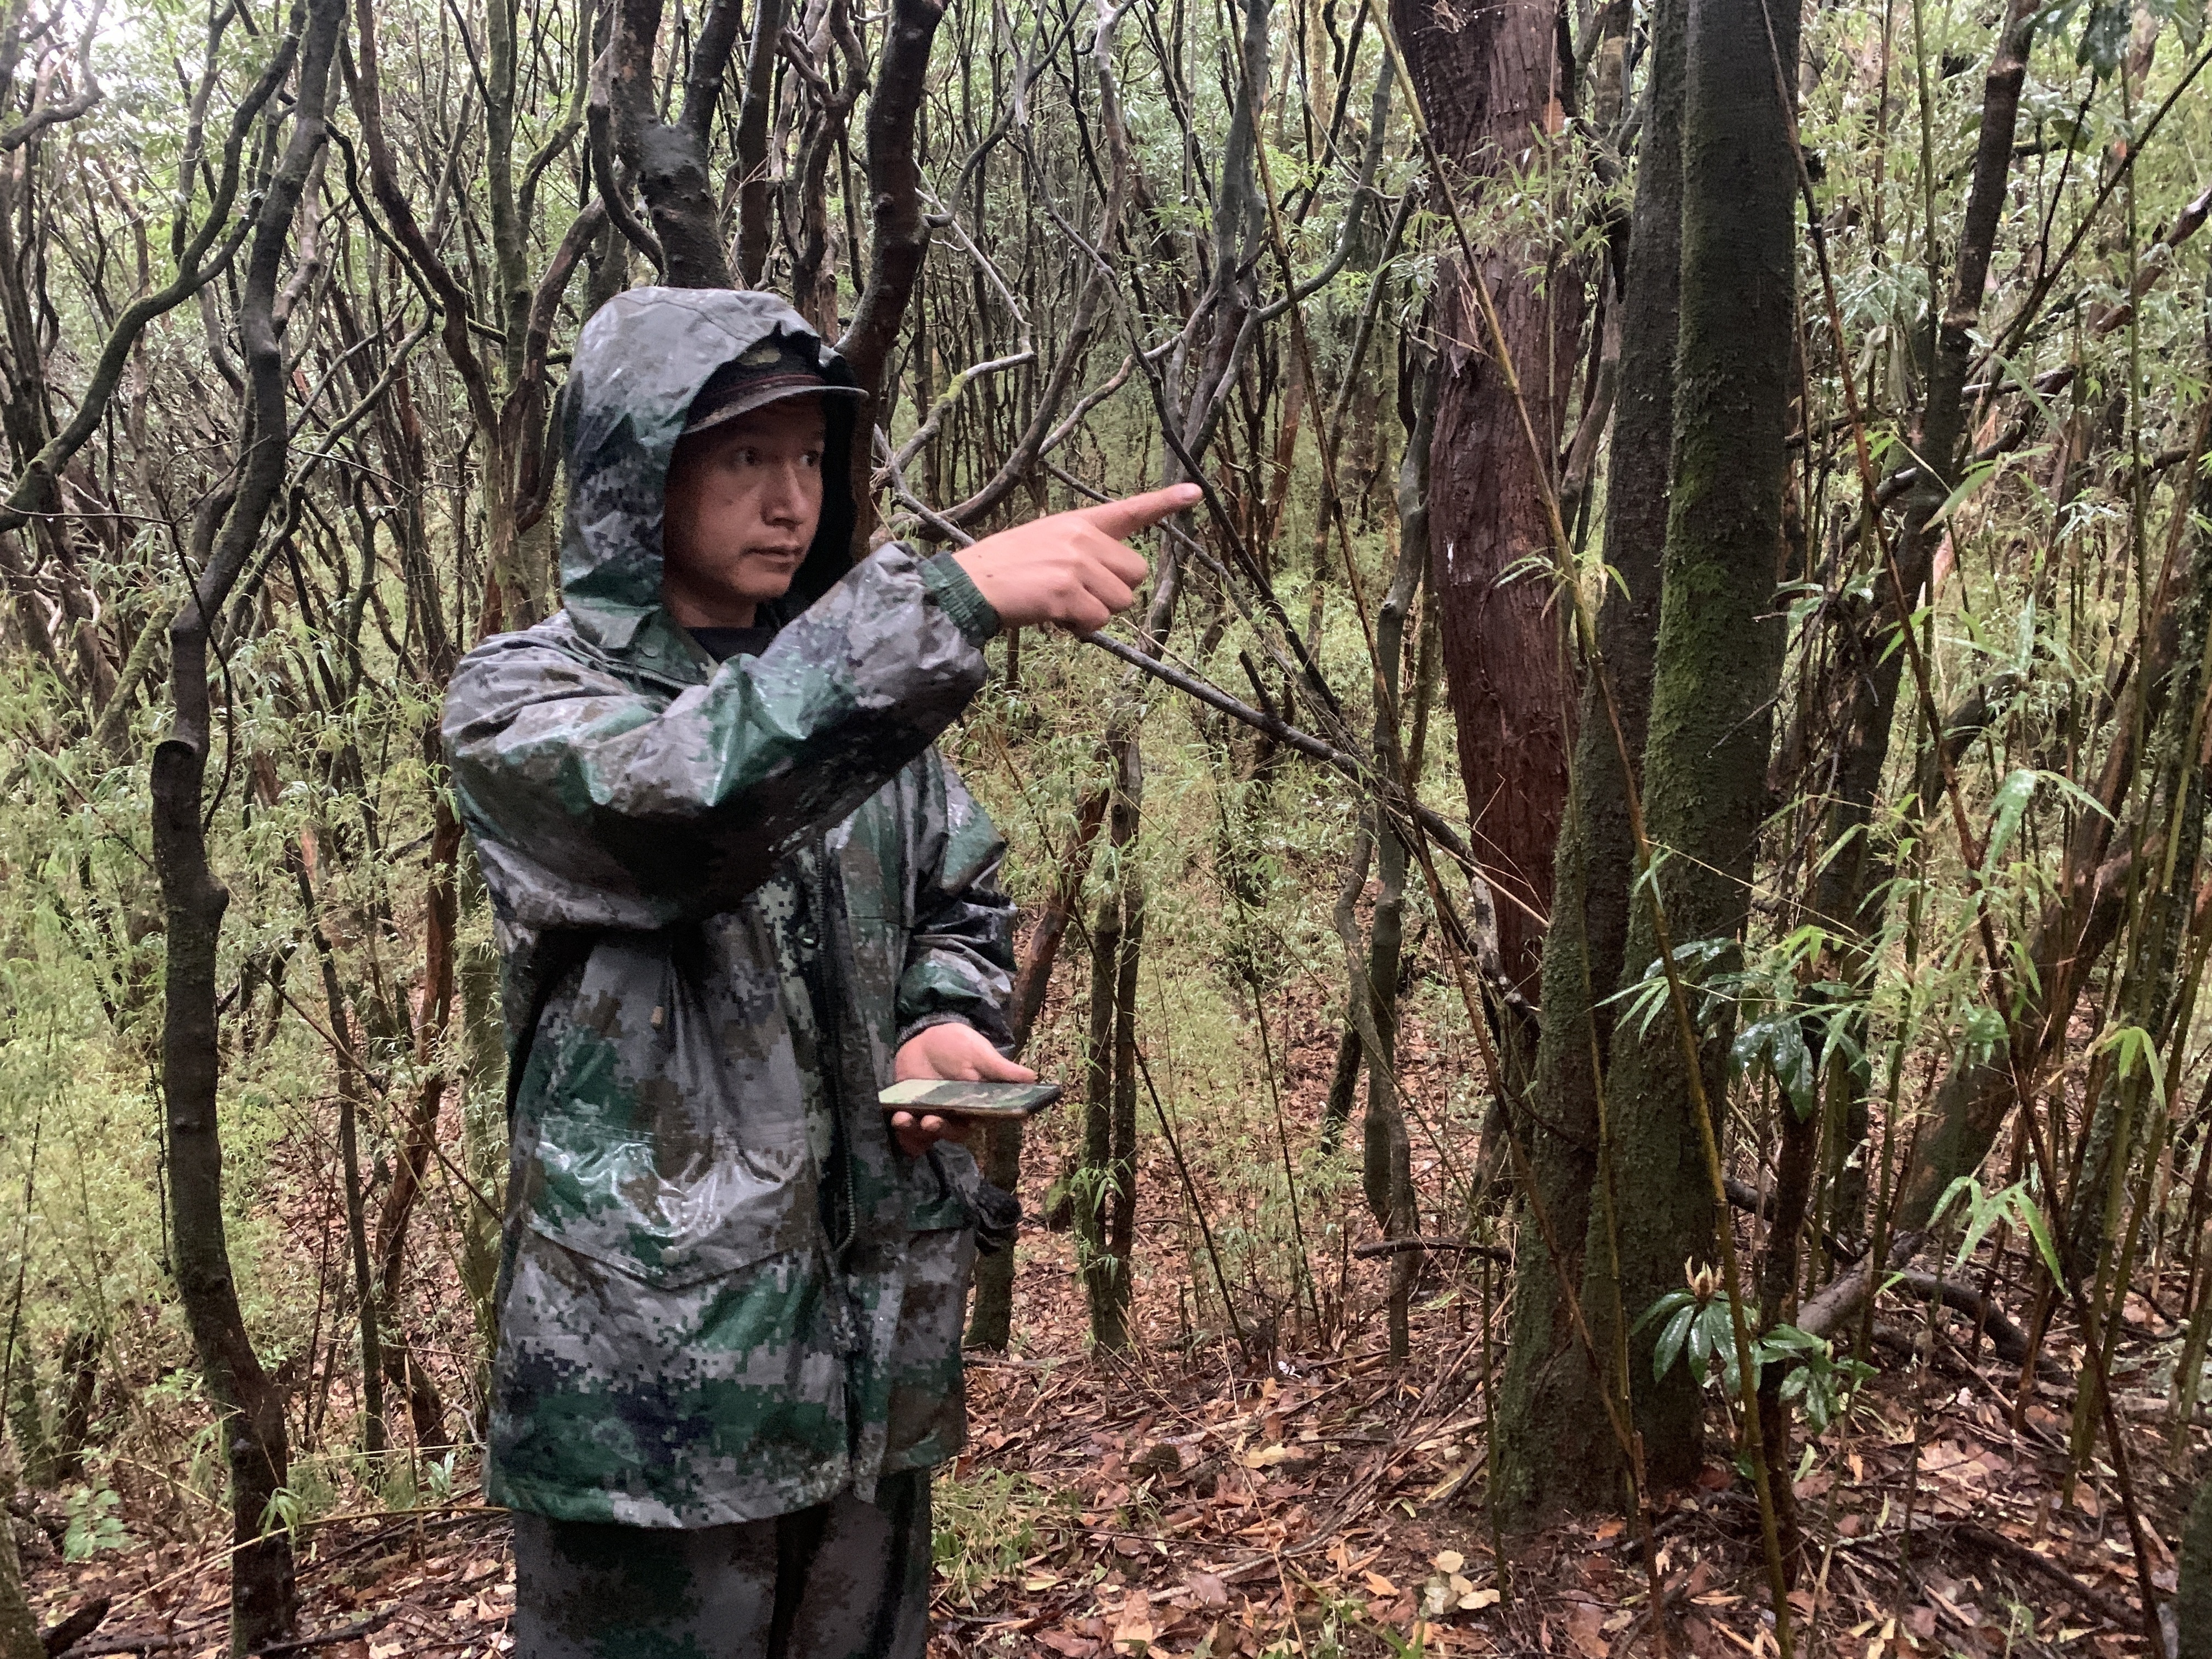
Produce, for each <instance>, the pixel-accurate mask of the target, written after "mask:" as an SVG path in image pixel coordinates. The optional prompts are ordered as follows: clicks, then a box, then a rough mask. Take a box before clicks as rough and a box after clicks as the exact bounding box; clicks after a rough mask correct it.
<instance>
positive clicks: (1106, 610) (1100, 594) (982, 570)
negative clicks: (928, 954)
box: [952, 483, 1205, 1077]
mask: <svg viewBox="0 0 2212 1659" xmlns="http://www.w3.org/2000/svg"><path fill="white" fill-rule="evenodd" d="M1204 493H1205V492H1203V491H1202V490H1200V489H1199V487H1198V486H1197V485H1196V484H1194V483H1179V484H1171V485H1170V486H1169V487H1168V488H1167V489H1154V490H1151V491H1148V492H1147V493H1146V494H1145V495H1131V496H1129V497H1128V498H1127V500H1124V501H1102V502H1101V503H1100V504H1099V505H1097V507H1078V508H1077V509H1076V510H1075V511H1074V512H1073V513H1053V514H1052V515H1051V516H1050V517H1048V518H1043V519H1033V520H1030V522H1029V523H1028V524H1024V525H1018V526H1015V527H1014V528H1013V529H1012V530H1002V531H1000V532H999V533H998V534H997V535H995V536H986V537H985V538H983V539H982V540H981V541H980V542H977V543H976V544H975V545H974V546H973V547H970V548H969V549H968V550H966V551H964V552H960V553H956V554H954V555H953V556H952V558H953V562H954V563H956V564H957V565H958V566H959V567H960V568H961V569H963V570H964V571H966V572H967V573H968V580H970V581H972V582H974V583H975V587H976V590H977V591H978V592H981V594H982V596H983V597H984V598H985V599H988V600H989V601H990V602H991V608H992V609H993V610H994V611H997V612H998V613H999V621H1000V623H1002V624H1003V625H1004V626H1006V627H1008V628H1021V627H1024V626H1027V625H1028V624H1030V623H1059V624H1060V626H1061V627H1062V628H1066V629H1073V630H1074V631H1075V632H1076V633H1079V634H1088V633H1090V632H1091V630H1092V629H1097V628H1103V627H1104V626H1105V624H1106V619H1107V618H1108V617H1110V616H1112V615H1113V614H1114V613H1115V611H1126V610H1127V609H1128V608H1129V605H1131V603H1132V602H1133V601H1134V599H1136V597H1137V585H1138V584H1139V582H1141V581H1143V580H1145V576H1146V572H1147V570H1148V569H1149V568H1150V567H1149V566H1147V565H1146V562H1145V559H1144V556H1143V555H1142V554H1140V553H1138V552H1135V551H1134V550H1132V549H1130V548H1129V547H1127V546H1126V545H1124V542H1125V540H1126V538H1128V537H1131V536H1133V535H1135V534H1136V533H1137V532H1139V531H1140V530H1149V529H1151V528H1152V526H1154V525H1156V524H1158V522H1159V521H1160V520H1162V519H1164V518H1167V517H1169V516H1170V515H1171V514H1173V513H1180V512H1182V510H1183V509H1184V508H1186V507H1195V506H1196V505H1197V504H1198V503H1199V501H1200V500H1202V499H1203V498H1204ZM982 1075H983V1076H985V1077H989V1076H990V1075H991V1073H983V1074H982Z"/></svg>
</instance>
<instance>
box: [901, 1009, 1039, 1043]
mask: <svg viewBox="0 0 2212 1659" xmlns="http://www.w3.org/2000/svg"><path fill="white" fill-rule="evenodd" d="M934 1025H965V1026H967V1027H969V1029H970V1030H973V1031H975V1032H976V1033H977V1034H978V1035H979V1036H981V1037H982V1039H983V1041H984V1042H987V1043H989V1044H990V1045H991V1046H992V1047H993V1048H999V1049H1005V1048H1011V1047H1012V1045H1013V1040H1014V1034H1013V1033H1012V1031H1011V1030H1008V1029H1007V1027H1006V1017H1005V1016H1004V1015H1003V1014H1001V1013H1000V1012H999V1010H997V1009H996V1008H994V1007H993V1006H991V1005H990V1004H988V1003H987V1002H986V1003H977V1004H976V1005H975V1006H973V1007H969V1008H939V1009H934V1010H933V1011H932V1012H928V1013H926V1014H917V1015H915V1017H914V1018H912V1019H909V1020H908V1021H906V1022H905V1023H904V1024H902V1025H901V1026H900V1027H899V1028H898V1039H897V1041H896V1042H894V1043H892V1045H891V1051H892V1052H893V1053H894V1054H896V1052H897V1051H898V1050H899V1049H901V1048H905V1047H906V1045H907V1044H908V1043H909V1042H912V1041H913V1040H914V1039H915V1038H916V1037H918V1036H921V1034H922V1033H923V1032H924V1031H927V1030H929V1029H930V1028H931V1027H932V1026H934Z"/></svg>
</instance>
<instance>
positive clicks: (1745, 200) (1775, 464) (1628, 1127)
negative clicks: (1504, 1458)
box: [1583, 0, 1797, 1490]
mask: <svg viewBox="0 0 2212 1659" xmlns="http://www.w3.org/2000/svg"><path fill="white" fill-rule="evenodd" d="M1770 24H1771V27H1772V29H1773V35H1774V38H1773V45H1772V46H1771V47H1770V45H1769V40H1768V33H1767V31H1768V27H1769V26H1770ZM1777 50H1778V52H1779V53H1780V72H1779V74H1778V72H1777V63H1776V58H1775V56H1774V53H1775V52H1776V51H1777ZM1796 62H1797V20H1796V14H1795V13H1794V12H1790V11H1787V10H1786V9H1785V10H1782V11H1775V10H1772V9H1770V8H1768V7H1766V6H1765V5H1764V4H1762V3H1761V0H1692V3H1691V6H1690V14H1689V45H1688V73H1687V80H1686V95H1685V100H1684V105H1683V113H1682V264H1681V295H1680V314H1681V324H1680V329H1681V332H1680V345H1679V348H1678V349H1677V351H1676V355H1675V375H1674V460H1673V480H1674V482H1673V487H1672V494H1671V498H1670V500H1669V501H1668V521H1667V551H1666V563H1665V569H1664V580H1663V583H1662V590H1661V597H1660V615H1659V640H1658V649H1657V655H1656V659H1655V664H1654V669H1653V678H1652V689H1651V717H1650V735H1649V737H1648V738H1646V740H1645V744H1644V821H1645V827H1646V829H1647V832H1648V834H1649V836H1650V842H1651V845H1652V848H1653V855H1654V857H1655V858H1656V859H1657V860H1659V861H1660V867H1659V869H1658V871H1657V872H1656V892H1657V896H1658V899H1659V902H1662V903H1663V904H1664V906H1665V910H1666V932H1667V933H1668V935H1669V936H1670V937H1671V939H1673V941H1674V943H1675V944H1676V945H1687V944H1689V943H1691V942H1692V941H1694V940H1699V939H1741V935H1742V933H1743V928H1744V924H1745V921H1746V920H1747V917H1748V915H1749V914H1750V904H1751V887H1750V880H1751V872H1752V859H1753V853H1754V851H1755V850H1756V848H1755V843H1756V840H1757V836H1758V832H1759V820H1760V818H1761V817H1762V815H1763V812H1764V809H1765V786H1766V756H1767V744H1768V735H1769V728H1770V724H1771V722H1770V719H1769V710H1770V709H1771V704H1772V701H1773V697H1774V695H1775V689H1776V683H1777V679H1778V675H1779V673H1780V669H1781V646H1782V640H1781V632H1780V627H1779V621H1778V616H1777V614H1776V611H1775V607H1774V589H1775V583H1776V579H1777V576H1778V574H1779V566H1780V560H1781V554H1782V510H1783V495H1784V485H1785V483H1786V482H1787V478H1788V472H1789V453H1788V450H1787V447H1786V444H1785V441H1786V438H1787V435H1788V429H1789V422H1790V401H1791V392H1792V386H1793V384H1794V381H1795V379H1796V376H1795V374H1794V364H1793V356H1792V351H1791V337H1792V334H1793V332H1794V331H1795V328H1796V308H1795V304H1794V295H1795V289H1796V283H1795V277H1796V236H1795V211H1794V210H1795V207H1796V190H1795V187H1794V177H1793V173H1792V169H1791V167H1790V110H1789V109H1788V108H1787V107H1786V106H1784V103H1783V96H1784V93H1783V88H1784V87H1790V86H1794V85H1795V84H1796ZM1778 82H1779V84H1778ZM1649 895H1650V888H1649V887H1646V888H1644V890H1643V894H1642V896H1638V899H1637V901H1636V902H1635V904H1634V906H1633V914H1632V920H1631V925H1630V930H1629V937H1628V948H1627V953H1626V957H1625V958H1624V960H1623V963H1622V973H1621V977H1622V981H1623V982H1624V983H1629V982H1633V981H1638V980H1640V979H1641V978H1642V977H1643V975H1644V969H1646V967H1647V966H1648V965H1649V964H1650V963H1651V962H1652V961H1653V960H1654V959H1655V958H1656V956H1657V955H1658V952H1659V945H1658V937H1659V929H1658V926H1657V919H1656V916H1655V915H1654V912H1653V908H1652V901H1651V899H1650V896H1649ZM1696 1006H1697V1000H1696V999H1695V997H1694V996H1693V997H1692V1008H1693V1009H1694V1008H1695V1007H1696ZM1616 1036H1617V1038H1618V1039H1619V1040H1618V1041H1616V1042H1615V1043H1614V1045H1613V1055H1612V1060H1611V1064H1610V1066H1608V1068H1607V1076H1606V1085H1605V1100H1606V1106H1607V1111H1608V1113H1609V1115H1610V1119H1611V1133H1612V1141H1613V1148H1614V1155H1613V1174H1614V1182H1615V1188H1614V1193H1613V1197H1614V1199H1615V1200H1616V1204H1615V1214H1616V1216H1617V1220H1618V1227H1619V1232H1618V1236H1617V1241H1618V1259H1619V1264H1620V1266H1619V1273H1620V1277H1619V1279H1618V1280H1617V1281H1613V1280H1612V1279H1611V1273H1610V1269H1611V1262H1610V1261H1609V1258H1610V1257H1611V1256H1612V1255H1613V1244H1614V1241H1613V1240H1612V1239H1607V1238H1606V1237H1602V1236H1601V1227H1602V1223H1603V1220H1604V1216H1603V1213H1602V1211H1600V1212H1596V1213H1595V1214H1594V1215H1593V1218H1592V1226H1591V1232H1590V1235H1589V1240H1588V1243H1586V1246H1585V1258H1586V1259H1585V1262H1584V1267H1583V1287H1584V1288H1583V1306H1584V1307H1585V1308H1586V1309H1589V1310H1592V1313H1591V1320H1592V1324H1593V1328H1594V1329H1595V1331H1596V1332H1597V1334H1598V1336H1599V1339H1600V1341H1601V1344H1603V1343H1605V1342H1607V1340H1609V1338H1610V1336H1611V1334H1612V1331H1613V1327H1614V1320H1613V1316H1612V1310H1614V1309H1615V1308H1616V1307H1617V1308H1618V1309H1619V1310H1620V1315H1621V1316H1624V1318H1625V1321H1626V1322H1627V1323H1630V1324H1633V1322H1635V1321H1636V1320H1637V1319H1638V1317H1640V1316H1642V1314H1643V1312H1644V1310H1645V1309H1646V1308H1648V1307H1650V1305H1651V1304H1652V1303H1653V1302H1654V1301H1656V1300H1657V1299H1658V1297H1660V1296H1662V1294H1664V1293H1665V1292H1666V1291H1668V1290H1670V1289H1672V1288H1674V1286H1676V1285H1679V1284H1680V1282H1681V1273H1682V1263H1683V1261H1684V1259H1685V1258H1692V1259H1695V1260H1699V1261H1712V1260H1713V1259H1714V1255H1715V1242H1714V1241H1715V1232H1714V1228H1715V1225H1716V1223H1717V1214H1716V1209H1715V1201H1714V1194H1713V1186H1712V1181H1711V1175H1710V1173H1709V1171H1708V1170H1707V1169H1706V1167H1705V1156H1704V1152H1703V1149H1702V1142H1701V1138H1700V1135H1699V1126H1698V1119H1697V1114H1696V1103H1695V1094H1694V1086H1695V1085H1694V1084H1693V1080H1692V1077H1691V1075H1690V1073H1689V1070H1688V1067H1687V1064H1686V1060H1685V1057H1684V1054H1683V1051H1682V1046H1681V1041H1680V1033H1679V1032H1678V1030H1676V1027H1675V1024H1674V1017H1673V1015H1672V1014H1671V1013H1670V1012H1663V1011H1662V1013H1661V1014H1660V1016H1659V1017H1658V1018H1656V1020H1654V1021H1653V1022H1652V1024H1651V1025H1650V1029H1649V1030H1648V1032H1647V1033H1646V1034H1645V1035H1644V1036H1640V1037H1638V1038H1636V1039H1634V1040H1630V1038H1629V1036H1628V1033H1626V1031H1620V1030H1617V1031H1616ZM1699 1040H1700V1045H1701V1051H1702V1063H1701V1070H1702V1072H1703V1073H1704V1082H1705V1093H1706V1096H1707V1098H1708V1099H1709V1100H1710V1101H1711V1102H1712V1103H1713V1110H1714V1112H1715V1114H1716V1115H1717V1114H1718V1110H1719V1103H1720V1102H1721V1101H1722V1100H1723V1098H1724V1087H1723V1085H1724V1084H1725V1081H1726V1072H1725V1066H1724V1062H1725V1058H1726V1053H1727V1048H1728V1042H1729V1031H1728V1030H1727V1029H1726V1016H1725V1014H1724V1013H1723V1014H1718V1015H1716V1016H1715V1017H1714V1018H1712V1019H1711V1020H1710V1021H1709V1022H1708V1024H1707V1026H1706V1029H1705V1030H1701V1031H1700V1032H1699ZM1718 1127H1719V1126H1718V1124H1717V1123H1716V1125H1715V1128H1716V1132H1717V1130H1718ZM1616 1297H1618V1298H1619V1299H1618V1302H1616V1300H1615V1298H1616ZM1655 1336H1656V1333H1655V1332H1654V1331H1652V1330H1650V1329H1649V1328H1646V1329H1645V1330H1644V1332H1643V1333H1642V1334H1640V1335H1639V1336H1638V1337H1636V1338H1633V1339H1632V1342H1631V1352H1630V1355H1629V1358H1628V1364H1627V1370H1628V1375H1629V1378H1630V1382H1631V1385H1632V1390H1633V1394H1634V1398H1635V1407H1636V1410H1635V1420H1636V1424H1637V1426H1638V1430H1639V1431H1641V1433H1642V1434H1643V1437H1644V1459H1645V1471H1646V1475H1647V1478H1648V1480H1649V1481H1650V1485H1651V1486H1652V1487H1653V1489H1655V1490H1663V1489H1665V1488H1667V1487H1670V1486H1679V1485H1683V1484H1686V1483H1687V1482H1688V1481H1689V1480H1692V1479H1693V1478H1694V1477H1695V1476H1696V1474H1697V1472H1698V1469H1699V1463H1700V1461H1701V1454H1702V1443H1701V1437H1700V1433H1699V1391H1698V1388H1697V1384H1696V1383H1695V1382H1694V1381H1692V1378H1691V1376H1690V1373H1689V1370H1688V1368H1687V1367H1686V1366H1684V1365H1679V1364H1678V1365H1676V1366H1675V1367H1674V1368H1673V1369H1672V1370H1669V1371H1668V1374H1667V1375H1666V1376H1664V1377H1662V1378H1660V1379H1658V1380H1657V1381H1656V1382H1655V1381H1653V1380H1652V1376H1651V1358H1650V1354H1651V1345H1652V1341H1653V1340H1654V1337H1655Z"/></svg>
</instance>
